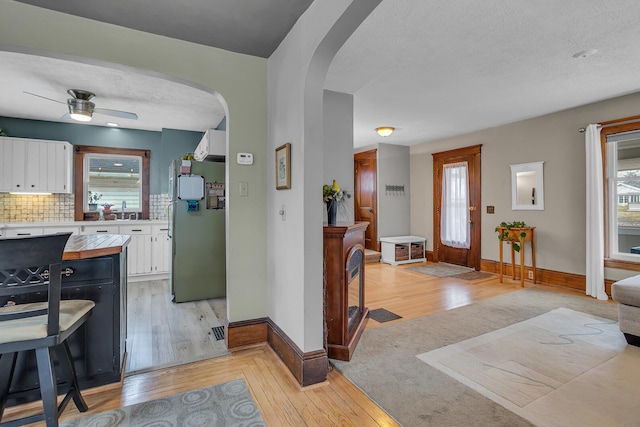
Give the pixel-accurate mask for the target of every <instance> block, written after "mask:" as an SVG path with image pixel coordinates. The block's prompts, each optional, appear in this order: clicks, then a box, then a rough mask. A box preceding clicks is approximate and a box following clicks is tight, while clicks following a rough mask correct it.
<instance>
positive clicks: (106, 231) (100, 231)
mask: <svg viewBox="0 0 640 427" xmlns="http://www.w3.org/2000/svg"><path fill="white" fill-rule="evenodd" d="M108 232H109V230H96V233H108Z"/></svg>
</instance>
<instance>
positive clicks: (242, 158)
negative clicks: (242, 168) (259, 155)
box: [238, 153, 253, 165]
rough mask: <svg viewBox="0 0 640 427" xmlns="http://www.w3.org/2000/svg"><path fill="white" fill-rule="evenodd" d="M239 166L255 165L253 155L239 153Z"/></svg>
mask: <svg viewBox="0 0 640 427" xmlns="http://www.w3.org/2000/svg"><path fill="white" fill-rule="evenodd" d="M238 164H239V165H252V164H253V154H251V153H238Z"/></svg>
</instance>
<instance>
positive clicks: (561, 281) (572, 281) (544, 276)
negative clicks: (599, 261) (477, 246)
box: [480, 259, 612, 295]
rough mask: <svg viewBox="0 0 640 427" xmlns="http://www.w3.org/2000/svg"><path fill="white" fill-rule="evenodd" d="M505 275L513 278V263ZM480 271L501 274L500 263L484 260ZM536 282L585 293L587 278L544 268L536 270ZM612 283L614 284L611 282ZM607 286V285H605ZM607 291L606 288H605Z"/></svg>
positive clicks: (506, 267)
mask: <svg viewBox="0 0 640 427" xmlns="http://www.w3.org/2000/svg"><path fill="white" fill-rule="evenodd" d="M503 267H504V271H503V274H504V275H505V276H507V277H512V276H511V263H508V264H504V263H503ZM480 270H481V271H486V272H489V273H496V274H499V273H500V262H499V261H493V260H489V259H483V260H482V261H481V264H480ZM524 271H525V273H524V274H525V275H526V276H525V283H527V281H530V279H528V277H529V272H530V271H533V270H532V268H531V266H527V265H525V267H524ZM515 273H516V280H520V267H519V266H518V265H516V271H515ZM536 276H537V277H536V279H537V280H536V282H537V283H540V284H544V285H552V286H562V287H565V288H570V289H577V290H580V291H584V290H585V289H586V278H585V276H584V275H582V274H574V273H564V272H562V271H555V270H546V269H544V268H536ZM611 283H612V282H611ZM611 283H609V286H608V288H609V289H608V291H607V293H608V294H609V295H611ZM605 285H606V284H605ZM605 289H606V286H605Z"/></svg>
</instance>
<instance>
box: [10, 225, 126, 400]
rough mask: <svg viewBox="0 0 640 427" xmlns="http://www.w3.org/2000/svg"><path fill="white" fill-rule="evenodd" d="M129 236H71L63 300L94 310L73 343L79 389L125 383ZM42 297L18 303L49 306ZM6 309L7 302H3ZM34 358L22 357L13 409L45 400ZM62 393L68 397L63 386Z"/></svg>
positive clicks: (28, 354)
mask: <svg viewBox="0 0 640 427" xmlns="http://www.w3.org/2000/svg"><path fill="white" fill-rule="evenodd" d="M130 240H131V238H130V236H128V235H116V234H98V235H85V236H71V237H70V238H69V241H68V242H67V245H66V246H65V251H64V256H63V263H62V298H63V299H89V300H92V301H94V302H95V304H96V305H95V307H94V308H93V310H92V313H91V315H90V316H89V319H88V320H87V322H86V323H85V324H84V325H83V326H81V327H80V328H79V329H78V330H77V331H76V332H75V333H74V334H73V335H72V336H71V337H70V338H69V339H68V342H69V346H70V349H71V354H72V357H73V360H74V363H75V367H76V370H77V374H78V381H79V383H80V388H81V389H82V390H85V389H87V388H91V387H96V386H101V385H106V384H111V383H117V382H120V381H121V379H122V375H123V372H124V363H125V355H126V338H127V321H126V318H127V244H128V243H129V241H130ZM45 300H46V295H41V294H39V293H36V294H30V295H28V296H25V298H24V299H23V300H18V301H15V302H16V303H18V304H21V303H27V302H36V301H45ZM1 303H2V304H5V303H6V301H2V302H1ZM37 384H38V374H37V368H36V361H35V356H34V354H32V352H26V353H21V354H20V355H19V356H18V361H17V364H16V371H15V374H14V379H13V383H12V385H11V389H10V393H11V396H10V397H11V398H10V399H9V400H8V402H7V403H8V405H14V404H19V403H25V402H29V401H33V400H38V399H40V392H39V388H38V387H37ZM58 392H59V393H60V394H62V393H65V392H66V388H65V387H59V389H58Z"/></svg>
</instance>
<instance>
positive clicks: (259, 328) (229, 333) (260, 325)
mask: <svg viewBox="0 0 640 427" xmlns="http://www.w3.org/2000/svg"><path fill="white" fill-rule="evenodd" d="M267 321H268V318H267V317H262V318H258V319H251V320H242V321H240V322H229V319H225V321H224V342H225V344H226V345H227V350H233V349H234V348H238V347H244V346H247V345H252V344H258V343H262V342H265V341H267Z"/></svg>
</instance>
